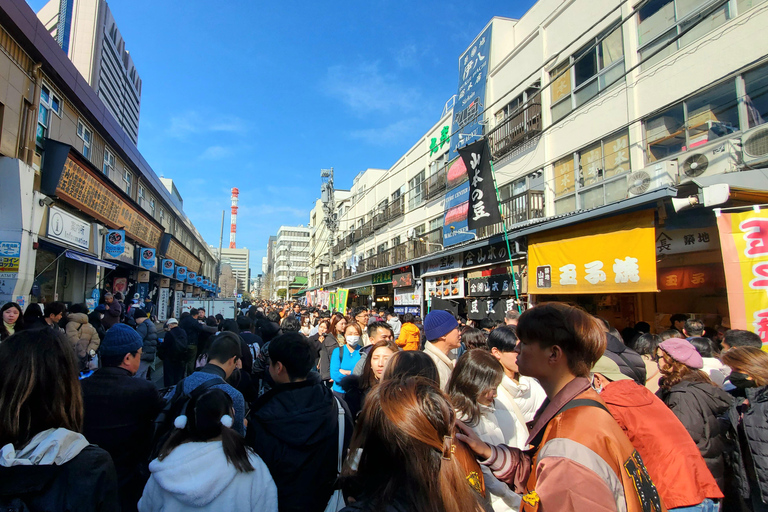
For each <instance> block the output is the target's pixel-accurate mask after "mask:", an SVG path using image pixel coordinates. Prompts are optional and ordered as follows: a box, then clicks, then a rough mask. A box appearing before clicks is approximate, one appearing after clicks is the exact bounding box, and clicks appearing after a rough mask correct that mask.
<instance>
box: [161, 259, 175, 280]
mask: <svg viewBox="0 0 768 512" xmlns="http://www.w3.org/2000/svg"><path fill="white" fill-rule="evenodd" d="M162 265H163V275H164V276H166V277H173V271H174V270H176V264H175V262H174V261H173V260H169V259H165V260H163V263H162Z"/></svg>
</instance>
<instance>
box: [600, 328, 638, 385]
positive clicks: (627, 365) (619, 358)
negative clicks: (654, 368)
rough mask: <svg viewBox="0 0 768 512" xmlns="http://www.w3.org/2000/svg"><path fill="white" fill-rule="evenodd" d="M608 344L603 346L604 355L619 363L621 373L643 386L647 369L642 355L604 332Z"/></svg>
mask: <svg viewBox="0 0 768 512" xmlns="http://www.w3.org/2000/svg"><path fill="white" fill-rule="evenodd" d="M605 335H606V337H607V338H608V344H607V346H606V347H605V356H606V357H608V358H610V359H611V360H612V361H613V362H614V363H616V364H617V365H619V370H621V373H622V374H624V375H626V376H627V377H629V378H630V379H632V380H634V381H635V382H637V383H638V384H640V385H641V386H645V379H646V375H647V370H646V368H645V360H644V359H643V356H641V355H640V354H638V353H637V352H635V351H634V350H632V349H631V348H629V347H627V346H626V345H624V343H622V342H621V340H620V339H618V338H617V337H616V336H614V335H612V334H610V333H606V334H605Z"/></svg>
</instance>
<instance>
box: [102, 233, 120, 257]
mask: <svg viewBox="0 0 768 512" xmlns="http://www.w3.org/2000/svg"><path fill="white" fill-rule="evenodd" d="M104 252H106V253H107V254H108V255H109V256H112V257H113V258H117V257H118V256H120V255H121V254H123V253H124V252H125V230H124V229H110V230H109V231H107V239H106V242H105V243H104Z"/></svg>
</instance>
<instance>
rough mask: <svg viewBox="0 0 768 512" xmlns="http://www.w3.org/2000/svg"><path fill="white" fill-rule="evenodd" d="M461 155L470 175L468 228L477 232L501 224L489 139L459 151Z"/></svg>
mask: <svg viewBox="0 0 768 512" xmlns="http://www.w3.org/2000/svg"><path fill="white" fill-rule="evenodd" d="M459 155H460V156H461V159H462V160H463V161H464V165H465V167H466V168H467V172H468V174H469V210H468V212H467V213H468V216H467V226H468V227H469V229H471V230H476V229H478V228H484V227H486V226H490V225H493V224H496V223H499V222H501V214H500V213H499V202H498V200H497V198H496V186H495V185H494V184H493V174H492V172H491V152H490V151H489V150H488V141H487V139H483V140H479V141H477V142H473V143H472V144H470V145H469V146H466V147H463V148H461V149H459Z"/></svg>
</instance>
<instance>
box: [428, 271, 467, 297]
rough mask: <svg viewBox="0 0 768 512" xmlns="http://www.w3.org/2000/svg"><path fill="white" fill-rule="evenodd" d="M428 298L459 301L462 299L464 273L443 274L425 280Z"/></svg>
mask: <svg viewBox="0 0 768 512" xmlns="http://www.w3.org/2000/svg"><path fill="white" fill-rule="evenodd" d="M426 285H427V296H428V297H430V298H433V299H434V298H444V299H460V298H462V297H464V273H463V272H456V273H454V274H444V275H442V276H435V277H428V278H426Z"/></svg>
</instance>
